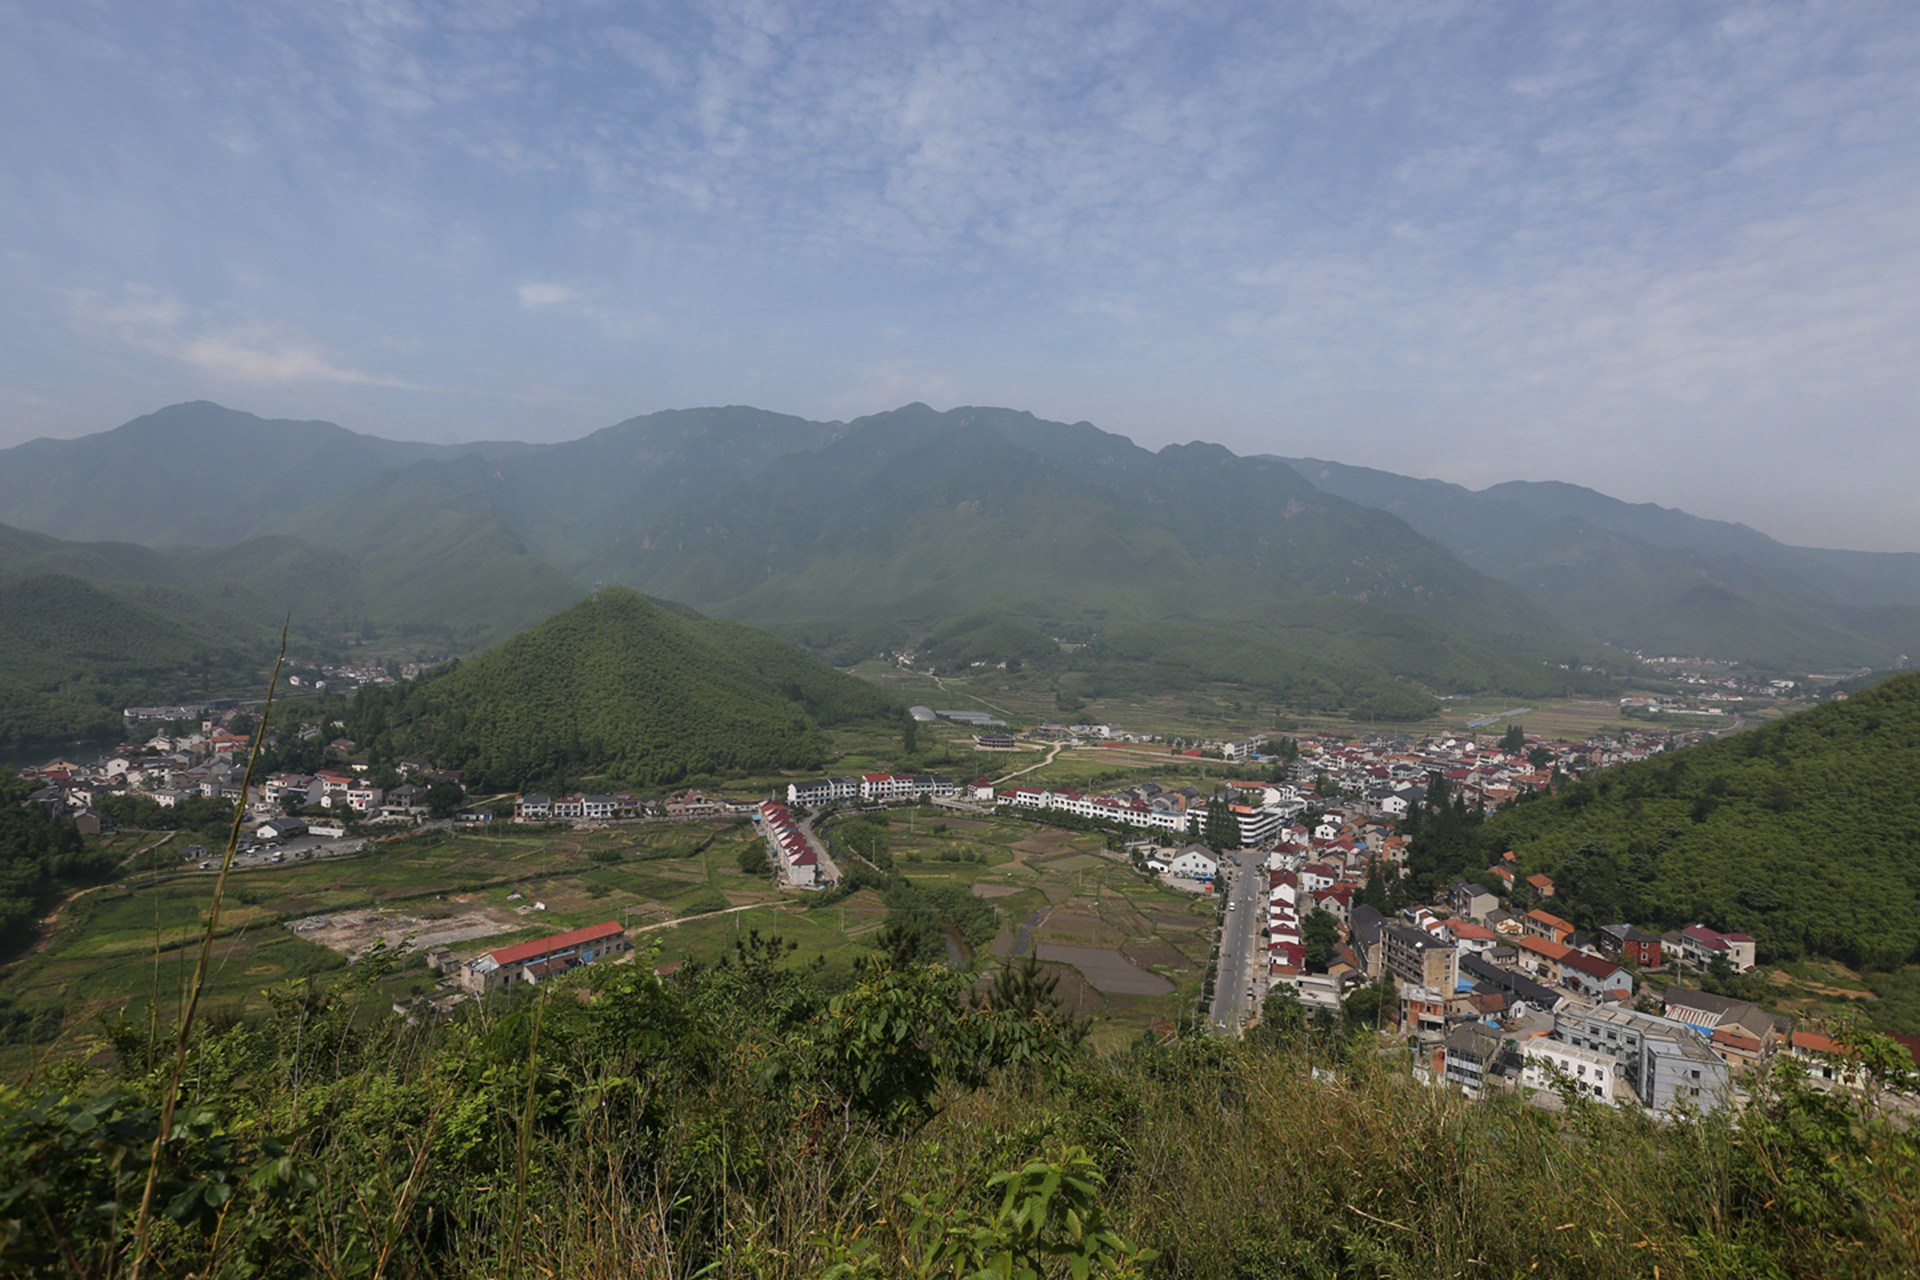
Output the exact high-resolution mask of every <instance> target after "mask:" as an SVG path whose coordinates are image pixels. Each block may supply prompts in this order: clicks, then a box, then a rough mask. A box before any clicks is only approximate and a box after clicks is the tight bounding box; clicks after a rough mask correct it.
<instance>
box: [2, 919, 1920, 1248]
mask: <svg viewBox="0 0 1920 1280" xmlns="http://www.w3.org/2000/svg"><path fill="white" fill-rule="evenodd" d="M782 957H783V948H782V947H781V946H780V945H779V944H778V943H777V942H773V941H772V940H763V939H761V938H759V937H758V936H757V935H754V936H750V937H747V938H744V939H742V941H741V943H740V945H739V947H738V949H737V951H736V952H735V953H734V954H733V955H732V956H731V957H729V958H728V959H727V960H726V961H725V962H723V963H720V964H717V965H689V966H685V967H683V968H682V969H681V970H680V971H679V972H678V973H676V974H675V975H673V976H672V977H669V978H666V979H657V978H656V977H655V976H654V974H653V973H652V971H651V966H650V965H649V964H647V963H646V958H645V957H644V956H642V957H640V958H639V961H638V962H637V963H632V964H626V965H608V966H593V967H590V968H587V969H585V970H582V971H580V972H578V973H576V974H574V975H572V976H570V977H569V978H566V979H562V980H560V981H559V983H558V985H557V989H555V990H552V991H551V992H550V993H543V994H542V995H535V996H532V997H531V998H529V999H526V1000H523V1001H519V1002H513V1001H500V1002H494V1003H491V1004H489V1005H487V1006H485V1007H481V1008H474V1007H469V1008H467V1009H466V1010H464V1011H462V1013H461V1014H460V1015H459V1016H456V1017H455V1018H454V1019H452V1020H450V1021H444V1022H435V1023H431V1024H428V1025H425V1026H409V1025H406V1024H404V1023H402V1022H401V1021H400V1020H399V1019H388V1020H384V1021H381V1020H371V1021H369V1020H365V1019H362V1018H358V1017H356V1016H355V1015H356V1006H357V1001H358V998H359V996H360V994H361V993H362V992H364V991H366V990H367V989H368V988H369V987H370V986H371V984H372V983H373V982H374V981H376V980H377V977H378V974H379V971H380V969H381V968H382V967H383V966H384V965H385V964H387V963H389V962H388V960H387V959H386V958H385V957H384V956H383V955H381V954H379V953H376V954H374V955H373V956H370V957H368V958H365V959H362V960H361V961H359V962H358V964H357V965H356V966H355V967H354V969H353V970H351V971H350V972H349V974H348V976H347V978H346V979H345V981H344V983H343V984H342V985H341V986H340V987H338V988H335V989H332V990H326V989H316V988H315V987H314V986H313V985H312V980H302V981H299V982H295V983H291V984H288V985H287V986H286V987H285V988H284V989H283V990H281V991H279V992H277V993H276V998H275V1001H274V1006H273V1009H272V1011H271V1012H270V1013H269V1014H267V1015H266V1016H264V1017H262V1018H260V1019H258V1020H255V1021H235V1020H230V1019H222V1020H221V1021H220V1022H219V1024H218V1025H216V1026H212V1027H202V1028H196V1029H195V1033H194V1035H193V1036H192V1038H191V1039H190V1041H189V1052H188V1053H187V1056H186V1058H185V1061H184V1064H183V1065H184V1069H183V1070H180V1071H177V1072H176V1071H175V1070H173V1068H172V1063H173V1055H174V1048H173V1040H172V1033H171V1031H169V1030H166V1029H160V1030H158V1031H156V1030H155V1029H153V1028H151V1027H149V1025H148V1024H147V1023H145V1022H144V1021H139V1020H132V1021H127V1022H116V1023H113V1024H111V1025H110V1026H109V1027H108V1028H107V1032H108V1039H109V1044H108V1045H97V1046H96V1045H87V1046H76V1047H77V1048H98V1049H102V1050H106V1049H109V1048H110V1050H111V1052H101V1053H98V1054H95V1055H92V1056H88V1057H86V1058H85V1059H84V1061H77V1062H75V1063H74V1064H72V1065H70V1066H63V1067H62V1068H60V1069H59V1070H58V1071H52V1072H47V1073H44V1074H41V1075H39V1076H38V1077H37V1078H36V1079H34V1080H32V1081H31V1082H29V1083H27V1084H26V1085H25V1086H24V1087H19V1088H14V1089H9V1090H7V1091H5V1092H4V1093H0V1268H4V1269H6V1270H7V1271H8V1272H9V1273H10V1274H15V1275H45V1276H54V1275H59V1276H70V1275H76V1274H85V1275H111V1274H124V1271H125V1268H126V1267H127V1266H128V1264H129V1262H130V1260H131V1258H132V1257H133V1255H134V1254H135V1253H136V1252H138V1251H139V1250H140V1249H141V1248H142V1247H143V1243H144V1247H145V1248H146V1250H147V1255H146V1258H145V1261H146V1263H147V1266H148V1270H147V1274H150V1275H162V1276H186V1275H189V1274H191V1275H196V1276H249V1277H267V1278H272V1277H296V1276H297V1277H306V1276H311V1275H340V1276H345V1275H376V1274H377V1275H387V1276H404V1277H416V1276H417V1277H427V1276H446V1275H492V1276H507V1277H516V1278H517V1277H537V1276H607V1277H613V1276H620V1277H663V1278H664V1277H685V1276H690V1275H699V1276H710V1277H716V1278H718V1277H728V1278H731V1277H740V1278H743V1280H744V1278H746V1277H754V1278H757V1280H772V1278H779V1277H796V1278H798V1277H822V1278H830V1280H854V1278H856V1277H865V1278H878V1277H916V1278H925V1277H936V1276H939V1277H958V1276H968V1277H972V1276H999V1277H1028V1278H1031V1280H1039V1278H1040V1277H1048V1278H1052V1277H1067V1276H1077V1277H1087V1276H1096V1277H1109V1278H1113V1277H1134V1276H1152V1277H1168V1278H1177V1280H1228V1278H1238V1277H1261V1278H1262V1280H1265V1278H1267V1277H1279V1276H1288V1277H1291V1276H1314V1277H1319V1276H1326V1277H1356V1278H1357V1277H1374V1276H1396V1277H1412V1278H1426V1277H1432V1278H1434V1280H1439V1278H1441V1277H1456V1276H1461V1275H1487V1276H1502V1277H1505V1276H1538V1277H1566V1278H1568V1280H1615V1278H1616V1277H1629V1276H1631V1277H1644V1276H1651V1275H1653V1274H1654V1273H1655V1272H1656V1270H1657V1272H1658V1274H1659V1275H1660V1276H1661V1277H1663V1280H1704V1278H1707V1277H1713V1278H1719V1280H1734V1278H1735V1277H1739V1278H1741V1280H1745V1278H1746V1277H1751V1276H1778V1277H1815V1276H1844V1277H1863V1278H1864V1277H1892V1276H1896V1275H1903V1274H1905V1273H1906V1270H1907V1268H1908V1267H1909V1265H1910V1264H1911V1261H1912V1259H1913V1257H1914V1250H1915V1249H1916V1247H1920V1146H1917V1145H1916V1143H1915V1141H1914V1138H1913V1135H1912V1134H1911V1132H1910V1131H1908V1130H1906V1129H1905V1128H1904V1127H1900V1126H1897V1125H1894V1124H1891V1123H1889V1122H1887V1121H1886V1120H1883V1119H1881V1118H1878V1117H1877V1116H1876V1115H1874V1114H1872V1113H1870V1112H1867V1111H1865V1110H1863V1109H1862V1108H1860V1107H1859V1106H1858V1105H1857V1104H1856V1103H1854V1102H1852V1101H1850V1100H1846V1099H1844V1098H1835V1097H1833V1096H1831V1095H1826V1094H1821V1093H1817V1092H1814V1091H1813V1090H1812V1089H1810V1088H1809V1087H1808V1086H1806V1085H1804V1084H1802V1083H1799V1082H1797V1081H1796V1080H1795V1079H1794V1078H1793V1077H1792V1076H1791V1075H1790V1074H1788V1075H1783V1076H1781V1077H1779V1078H1777V1079H1775V1080H1773V1081H1771V1082H1769V1083H1767V1084H1766V1085H1764V1086H1763V1087H1761V1088H1760V1089H1759V1090H1758V1092H1757V1095H1756V1098H1755V1100H1754V1102H1753V1104H1752V1105H1751V1106H1749V1107H1747V1108H1745V1109H1744V1110H1742V1111H1740V1112H1739V1113H1737V1114H1735V1113H1733V1112H1732V1111H1731V1109H1728V1110H1724V1111H1722V1112H1720V1113H1717V1114H1716V1115H1714V1116H1712V1117H1709V1118H1704V1119H1700V1120H1685V1119H1683V1120H1680V1121H1678V1122H1673V1123H1663V1124H1655V1123H1653V1122H1651V1121H1649V1120H1646V1119H1643V1118H1641V1117H1639V1116H1637V1115H1635V1114H1632V1113H1629V1112H1623V1111H1616V1110H1612V1109H1609V1108H1604V1107H1598V1106H1596V1105H1594V1104H1593V1103H1591V1102H1583V1101H1581V1100H1580V1099H1578V1098H1577V1097H1576V1098H1572V1099H1571V1100H1570V1101H1569V1103H1568V1108H1567V1110H1566V1111H1565V1112H1564V1113H1562V1114H1557V1115H1556V1114H1553V1113H1549V1112H1546V1111H1542V1110H1538V1109H1535V1108H1532V1107H1529V1106H1526V1105H1524V1104H1523V1103H1520V1102H1519V1101H1517V1100H1515V1099H1512V1098H1497V1099H1492V1100H1489V1101H1486V1102H1484V1103H1471V1102H1466V1101H1463V1100H1462V1099H1460V1098H1458V1097H1457V1096H1453V1095H1451V1094H1450V1093H1449V1092H1447V1091H1444V1090H1440V1089H1423V1088H1420V1087H1418V1086H1416V1085H1414V1084H1412V1083H1411V1082H1410V1081H1409V1080H1408V1079H1407V1078H1406V1066H1405V1060H1404V1058H1403V1057H1402V1056H1401V1055H1399V1054H1394V1055H1392V1056H1391V1057H1387V1056H1383V1055H1381V1054H1380V1053H1379V1052H1378V1050H1379V1048H1380V1044H1379V1042H1378V1041H1376V1040H1374V1039H1373V1038H1372V1036H1371V1035H1370V1034H1369V1033H1367V1032H1365V1031H1361V1030H1358V1029H1355V1030H1354V1031H1353V1032H1352V1038H1351V1039H1348V1038H1345V1037H1344V1036H1343V1035H1342V1034H1341V1033H1340V1032H1338V1031H1332V1032H1329V1033H1327V1034H1326V1035H1324V1036H1302V1035H1298V1034H1297V1033H1296V1034H1278V1035H1275V1034H1262V1035H1260V1036H1257V1037H1255V1038H1254V1039H1253V1040H1252V1041H1250V1042H1249V1043H1246V1044H1234V1043H1230V1042H1226V1041H1220V1040H1213V1039H1206V1038H1199V1037H1190V1038H1189V1037H1183V1038H1162V1037H1158V1036H1154V1035H1152V1034H1148V1035H1144V1036H1143V1037H1142V1038H1141V1039H1140V1040H1139V1041H1138V1042H1137V1043H1136V1044H1135V1045H1133V1046H1132V1047H1131V1048H1130V1049H1127V1050H1123V1051H1120V1052H1117V1053H1114V1054H1111V1055H1108V1056H1101V1055H1098V1054H1096V1053H1093V1052H1091V1051H1090V1050H1088V1049H1087V1048H1086V1046H1085V1044H1084V1042H1082V1041H1081V1040H1080V1039H1079V1037H1078V1036H1077V1034H1076V1028H1075V1027H1074V1025H1073V1024H1072V1023H1071V1021H1070V1020H1063V1019H1061V1018H1059V1017H1058V1016H1057V1011H1056V1007H1055V1005H1054V1004H1053V1002H1052V999H1051V995H1050V991H1049V988H1050V986H1051V984H1050V982H1049V981H1048V979H1047V976H1046V973H1045V969H1044V967H1040V968H1038V969H1036V970H1026V969H1024V968H1022V967H1014V968H1012V969H1009V970H1003V971H1002V972H1001V973H1000V974H999V975H997V976H996V977H995V978H994V979H993V980H992V981H991V982H988V983H982V984H981V988H980V991H979V993H978V994H973V995H970V993H969V978H968V976H967V975H964V974H959V973H953V972H949V971H947V970H945V969H943V968H939V967H934V966H927V965H919V964H913V963H910V962H907V961H905V960H904V959H902V958H901V957H899V956H897V955H893V954H891V953H885V952H882V953H875V954H874V955H873V956H872V957H871V960H870V962H869V963H867V964H865V965H864V966H862V967H861V968H860V969H859V970H858V971H857V972H855V973H854V974H853V975H852V976H851V979H850V980H843V981H841V982H839V983H836V984H834V985H833V986H831V987H829V986H828V985H826V984H824V983H822V982H821V981H820V980H819V974H818V972H817V971H815V970H811V969H808V968H804V967H800V966H795V965H793V964H791V963H788V962H786V961H785V960H783V958H782ZM1785 1065H1786V1066H1787V1067H1788V1068H1790V1067H1791V1064H1785ZM176 1079H177V1080H178V1081H179V1082H180V1085H181V1089H182V1096H181V1105H180V1107H179V1110H178V1113H177V1117H178V1128H177V1130H176V1134H175V1137H174V1138H173V1140H172V1141H170V1142H168V1143H166V1144H165V1145H164V1147H162V1148H160V1155H159V1159H158V1162H157V1164H156V1165H155V1166H154V1188H155V1192H156V1194H155V1195H154V1197H153V1200H152V1204H153V1213H152V1219H153V1221H152V1223H151V1228H150V1229H148V1230H145V1231H143V1230H142V1228H141V1225H140V1223H141V1218H140V1214H139V1209H138V1206H139V1204H140V1202H141V1198H142V1189H143V1188H144V1187H145V1186H146V1182H147V1177H148V1168H149V1153H150V1152H151V1151H152V1150H153V1142H152V1140H153V1137H154V1135H155V1133H156V1129H157V1124H158V1115H159V1109H160V1105H161V1099H162V1098H163V1097H165V1096H166V1095H167V1093H168V1092H169V1090H170V1089H171V1087H172V1084H173V1082H174V1081H175V1080H176Z"/></svg>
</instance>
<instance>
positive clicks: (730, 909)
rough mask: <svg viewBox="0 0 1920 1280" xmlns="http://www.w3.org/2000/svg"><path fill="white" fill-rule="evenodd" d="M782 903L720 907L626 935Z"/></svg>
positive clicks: (782, 903)
mask: <svg viewBox="0 0 1920 1280" xmlns="http://www.w3.org/2000/svg"><path fill="white" fill-rule="evenodd" d="M786 905H787V904H786V903H784V902H749V903H748V904H747V905H746V906H744V907H722V908H721V909H720V910H718V911H702V912H701V913H700V914H699V915H697V916H679V917H677V918H675V919H672V920H662V921H660V922H659V923H658V924H643V925H641V926H640V927H639V928H638V929H629V930H627V932H628V933H630V934H632V933H652V932H653V931H654V930H655V929H671V928H673V927H674V926H675V925H681V924H689V923H691V922H693V921H695V920H711V919H713V918H714V917H715V916H730V915H733V914H734V913H735V912H737V911H758V910H760V908H762V907H784V906H786Z"/></svg>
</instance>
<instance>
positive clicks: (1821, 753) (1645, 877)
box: [1431, 675, 1920, 968]
mask: <svg viewBox="0 0 1920 1280" xmlns="http://www.w3.org/2000/svg"><path fill="white" fill-rule="evenodd" d="M1916 778H1920V675H1904V676H1898V677H1895V678H1894V679H1892V680H1889V681H1887V682H1886V683H1884V684H1881V685H1879V686H1877V687H1876V688H1873V689H1870V690H1867V691H1866V692H1864V693H1858V694H1855V695H1854V696H1853V697H1852V698H1850V699H1848V700H1846V701H1844V702H1832V703H1828V704H1826V705H1823V706H1820V707H1817V708H1814V709H1813V710H1810V711H1804V712H1801V713H1799V714H1796V715H1792V716H1788V717H1787V718H1785V719H1783V720H1780V721H1778V722H1776V723H1774V724H1771V725H1767V726H1765V727H1764V728H1759V729H1750V730H1748V731H1746V732H1744V733H1740V734H1736V735H1734V736H1733V737H1730V738H1722V739H1718V740H1716V741H1713V742H1708V743H1703V744H1701V745H1699V746H1694V747H1688V748H1686V749H1684V750H1680V751H1675V752H1670V753H1667V754H1663V755H1660V756H1657V757H1655V758H1653V759H1651V760H1647V761H1644V762H1641V763H1637V764H1628V765H1622V766H1620V767H1618V768H1615V769H1610V770H1608V771H1606V772H1604V773H1602V774H1600V775H1599V776H1598V777H1596V778H1594V779H1592V780H1590V781H1583V782H1578V783H1575V784H1573V785H1571V786H1569V787H1568V788H1567V789H1566V790H1565V791H1564V792H1562V793H1561V794H1559V795H1556V796H1553V797H1551V798H1543V799H1538V800H1533V801H1530V802H1523V803H1521V804H1518V805H1515V806H1514V807H1512V808H1511V809H1509V810H1507V811H1505V812H1503V813H1501V814H1499V815H1497V816H1496V817H1494V818H1493V819H1491V820H1490V821H1489V822H1488V823H1487V824H1486V827H1485V829H1484V831H1483V832H1481V833H1480V834H1479V836H1478V838H1477V840H1475V841H1474V842H1472V843H1471V844H1470V845H1468V846H1466V847H1464V848H1462V849H1461V850H1460V851H1459V852H1458V853H1457V855H1455V863H1456V866H1457V869H1458V870H1460V871H1465V872H1468V873H1470V874H1473V873H1478V872H1480V871H1481V870H1482V869H1484V868H1485V867H1486V866H1487V865H1488V862H1489V861H1490V860H1491V858H1492V857H1494V856H1497V854H1498V852H1499V851H1501V850H1504V849H1512V850H1514V851H1516V853H1517V854H1518V855H1519V859H1520V863H1521V865H1522V867H1523V868H1525V869H1526V870H1527V871H1529V872H1531V871H1538V870H1544V871H1546V872H1548V873H1550V874H1551V875H1552V876H1553V878H1554V881H1555V883H1556V885H1557V896H1556V898H1555V901H1556V903H1558V904H1560V905H1558V906H1556V907H1555V910H1557V911H1562V912H1563V913H1565V914H1568V915H1570V917H1571V918H1572V919H1573V920H1574V921H1575V922H1576V923H1578V924H1581V925H1583V926H1587V927H1594V926H1598V925H1601V924H1610V923H1614V922H1617V921H1620V920H1626V921H1629V922H1636V923H1642V924H1651V925H1655V926H1658V927H1660V928H1663V929H1664V928H1674V927H1681V926H1685V925H1689V924H1693V923H1696V922H1703V923H1707V924H1710V925H1712V926H1714V927H1715V928H1718V929H1722V930H1727V931H1737V932H1743V933H1749V934H1752V935H1753V936H1754V938H1755V939H1756V940H1757V941H1758V943H1759V949H1760V958H1761V960H1762V961H1763V962H1766V961H1771V960H1780V959H1790V958H1793V957H1796V956H1800V955H1818V956H1827V957H1831V958H1833V959H1836V960H1841V961H1843V962H1845V963H1848V964H1852V965H1860V966H1869V967H1876V968H1891V967H1893V966H1896V965H1900V964H1903V963H1906V962H1908V961H1912V960H1916V959H1920V788H1916V786H1915V779H1916ZM1431 869H1433V870H1440V871H1442V872H1443V873H1444V871H1445V870H1446V869H1445V868H1431Z"/></svg>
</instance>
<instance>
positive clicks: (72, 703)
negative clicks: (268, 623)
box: [0, 573, 266, 747]
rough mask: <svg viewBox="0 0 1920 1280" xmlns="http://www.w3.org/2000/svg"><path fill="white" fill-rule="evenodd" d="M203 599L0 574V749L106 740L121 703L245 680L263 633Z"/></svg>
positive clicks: (259, 654) (259, 653) (118, 724)
mask: <svg viewBox="0 0 1920 1280" xmlns="http://www.w3.org/2000/svg"><path fill="white" fill-rule="evenodd" d="M219 617H220V615H219V612H218V610H217V607H215V606H212V605H211V604H210V603H209V602H206V601H203V600H200V599H197V598H195V597H192V596H190V595H188V594H185V593H180V592H174V591H171V590H167V589H164V588H156V589H152V590H144V591H130V592H114V591H109V590H106V589H103V588H100V587H96V586H94V585H92V584H90V583H87V582H83V581H81V580H80V579H78V578H73V577H68V576H66V575H64V574H56V573H38V574H32V575H28V576H25V577H16V578H10V577H6V576H0V747H11V746H16V745H22V744H32V743H41V742H52V741H61V740H64V739H67V738H76V737H78V738H100V737H110V736H113V735H115V734H118V733H120V732H121V730H122V728H123V726H124V723H125V722H124V721H123V720H122V718H121V715H120V712H121V710H122V709H123V708H124V707H125V706H126V705H127V704H129V703H139V702H150V701H154V700H159V699H166V700H168V701H175V700H178V699H181V698H184V697H187V696H189V695H190V694H193V693H205V692H207V691H209V690H211V689H213V688H216V687H222V686H228V685H237V684H249V685H250V684H252V683H253V682H254V680H255V678H256V677H257V675H258V672H259V666H260V663H261V661H262V660H264V658H265V657H266V651H265V647H264V645H265V634H264V632H262V631H253V630H251V629H248V630H246V631H243V633H242V635H240V636H235V635H233V634H231V633H230V632H229V631H228V630H226V629H223V628H222V627H220V626H219V625H218V621H219Z"/></svg>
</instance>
